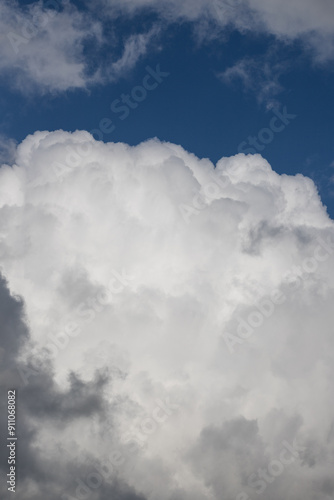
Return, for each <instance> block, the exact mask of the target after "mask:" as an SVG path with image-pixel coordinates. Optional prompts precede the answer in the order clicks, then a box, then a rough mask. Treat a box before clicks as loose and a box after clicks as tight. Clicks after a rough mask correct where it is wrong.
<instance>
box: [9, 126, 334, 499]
mask: <svg viewBox="0 0 334 500" xmlns="http://www.w3.org/2000/svg"><path fill="white" fill-rule="evenodd" d="M15 157H16V163H15V164H14V165H13V166H11V167H9V166H6V165H4V166H2V168H1V169H0V216H1V228H0V234H1V239H0V252H1V261H2V273H3V275H4V276H5V277H6V279H7V280H8V287H9V290H10V292H11V294H12V295H17V296H20V297H21V299H20V300H19V299H14V297H13V296H12V297H11V298H10V297H9V295H8V294H9V292H8V290H7V291H6V289H5V288H3V290H4V291H3V292H2V293H3V294H4V301H5V302H4V303H5V305H6V301H7V303H8V304H7V306H6V307H5V311H4V312H3V314H4V315H5V316H4V318H5V319H3V318H2V321H5V322H6V324H7V325H8V329H7V330H5V331H4V334H3V337H2V344H1V346H2V349H3V351H2V352H3V353H6V354H5V358H4V359H8V360H9V361H8V362H9V364H10V366H9V369H10V370H12V371H13V373H14V372H15V377H16V378H15V381H16V383H17V384H18V385H19V387H20V388H21V389H20V395H19V398H20V401H21V405H22V406H21V410H20V411H21V417H20V419H21V420H20V426H21V433H22V438H21V439H22V445H21V446H22V448H21V449H22V451H21V455H20V456H19V460H20V467H22V469H20V470H21V473H20V474H21V479H20V481H19V488H20V490H19V494H20V495H21V496H20V497H19V498H22V499H24V500H28V499H29V500H30V499H38V500H39V499H42V498H45V497H46V496H47V498H51V499H53V497H54V498H59V497H60V498H63V499H68V498H71V497H73V498H80V495H79V493H80V491H81V492H82V495H84V493H83V492H84V489H85V488H86V490H87V488H88V492H90V493H89V494H91V495H92V496H91V498H96V499H98V500H104V499H105V498H109V497H110V496H112V495H116V498H121V499H122V500H123V499H124V500H125V499H138V498H152V499H153V498H154V499H156V498H159V499H173V500H176V499H177V500H184V499H187V500H188V499H189V500H190V499H191V500H193V499H196V500H197V499H198V500H203V499H207V498H210V499H217V500H218V499H220V498H222V496H224V498H226V499H227V500H236V499H238V500H246V499H247V498H248V497H249V498H256V497H257V496H258V493H259V491H260V490H261V491H262V492H264V495H265V496H266V497H267V498H270V499H271V500H281V499H282V498H296V499H302V498H303V499H304V498H305V499H310V500H311V499H312V500H313V499H317V500H328V499H329V498H330V497H331V495H332V494H333V486H334V485H333V482H332V479H331V478H332V470H331V463H332V462H333V455H334V433H333V425H334V420H333V406H332V403H331V398H332V393H333V366H334V365H333V333H332V323H333V307H332V301H333V295H334V294H333V286H334V281H333V280H334V271H333V255H334V231H333V223H332V221H331V220H330V219H329V217H328V215H327V213H326V210H325V208H324V207H323V205H322V204H321V200H320V199H319V196H318V193H317V191H316V188H315V186H314V184H313V182H312V181H311V180H310V179H308V178H306V177H304V176H302V175H297V176H288V175H278V174H277V173H275V172H273V171H272V170H271V168H270V166H269V164H268V163H267V162H266V160H264V159H263V158H262V157H261V156H259V155H254V156H251V155H249V156H245V155H243V154H239V155H236V156H234V157H231V158H222V159H221V160H220V161H219V162H218V164H217V168H216V169H214V166H213V164H212V163H211V162H210V161H209V160H199V159H198V158H196V157H195V156H194V155H192V154H190V153H188V152H186V151H185V150H183V149H182V148H181V147H180V146H176V145H174V144H170V143H161V142H159V141H158V140H150V141H148V142H145V143H143V144H140V145H139V146H137V147H130V146H128V145H126V144H121V143H118V144H114V143H109V144H104V143H102V142H97V141H95V140H94V139H93V138H92V137H91V136H90V135H89V134H88V133H87V132H80V131H77V132H75V133H73V134H70V133H67V132H63V131H57V132H53V133H49V132H36V133H35V134H34V135H32V136H28V137H27V138H26V140H25V141H24V142H23V143H21V144H20V145H19V146H18V148H17V151H16V156H15ZM2 286H3V287H4V286H5V285H4V284H3V285H2ZM22 301H23V302H22ZM23 304H24V311H25V312H24V314H23ZM6 315H7V316H6ZM6 318H7V319H6ZM20 318H21V319H20ZM23 321H24V322H25V324H26V325H27V327H29V331H30V338H29V339H28V331H27V327H26V326H24V324H23ZM6 332H7V333H6ZM20 339H22V341H25V343H24V342H23V343H22V341H21V340H20ZM20 346H21V351H20V354H19V348H20ZM15 360H16V361H15ZM4 369H5V370H6V369H7V368H6V365H4ZM17 369H18V370H17ZM13 376H14V375H13ZM2 380H3V381H6V382H5V383H8V380H9V378H8V373H7V374H2ZM106 464H108V467H109V469H108V467H107V469H106V468H104V469H103V470H104V471H106V470H109V473H108V474H107V473H106V474H105V476H106V477H104V476H103V474H102V472H101V470H102V469H101V467H102V468H103V467H106ZM96 467H98V468H99V470H100V473H99V474H100V476H99V478H100V479H101V480H100V482H99V486H98V487H96V489H94V487H93V486H92V485H93V484H97V482H98V480H97V476H96ZM259 471H260V472H259ZM261 471H262V472H261ZM263 471H264V472H263ZM92 473H95V476H92V475H91V474H92ZM261 474H264V476H262V475H261ZM94 477H95V481H96V483H94V479H93V478H94ZM80 481H83V484H84V486H83V485H82V483H81V482H80ZM88 483H89V484H91V486H90V487H89V486H87V484H88ZM80 487H81V488H83V490H80ZM77 488H79V489H77ZM47 492H49V493H47ZM78 492H79V493H78ZM52 495H53V496H52ZM61 495H64V496H63V497H61ZM78 495H79V496H78ZM87 495H88V493H87V491H86V496H87ZM94 495H95V496H94ZM108 495H109V496H108ZM117 495H119V497H118V496H117ZM87 498H88V497H87Z"/></svg>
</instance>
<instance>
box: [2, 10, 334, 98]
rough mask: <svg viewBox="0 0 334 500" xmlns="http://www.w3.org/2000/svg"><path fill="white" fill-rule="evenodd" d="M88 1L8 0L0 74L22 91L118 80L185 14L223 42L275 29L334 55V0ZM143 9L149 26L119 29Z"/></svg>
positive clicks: (322, 54)
mask: <svg viewBox="0 0 334 500" xmlns="http://www.w3.org/2000/svg"><path fill="white" fill-rule="evenodd" d="M86 7H87V9H86V10H83V9H80V10H79V9H78V8H77V7H76V6H75V5H74V4H72V3H71V2H69V0H62V1H61V0H49V1H48V2H46V3H45V5H44V6H43V4H42V2H33V3H31V4H28V5H25V6H22V5H19V3H18V2H17V1H13V2H10V1H9V0H5V1H4V2H2V3H1V5H0V31H1V35H0V40H1V44H0V76H1V78H2V79H5V80H6V81H10V82H11V85H12V87H13V88H16V89H19V90H20V91H22V92H32V91H36V90H38V91H39V92H41V93H46V92H52V93H55V92H63V91H66V90H69V89H79V88H80V89H87V88H90V87H91V86H92V85H98V84H106V83H108V82H113V81H116V80H118V79H119V78H120V77H122V76H124V75H126V73H127V72H128V71H129V70H131V69H132V68H133V67H134V66H135V65H136V64H137V62H138V61H139V60H140V58H142V57H143V56H144V55H145V54H147V53H148V52H150V51H153V50H156V49H158V46H159V45H158V44H156V45H154V43H155V42H156V41H157V40H158V38H157V37H158V35H159V34H160V33H161V32H163V27H165V28H166V26H168V25H169V24H170V23H183V22H190V23H192V24H193V26H194V29H195V32H196V34H197V37H198V40H200V41H203V39H217V40H218V42H219V43H220V41H222V40H225V34H226V33H228V32H229V30H230V28H231V27H232V28H233V29H237V30H239V31H240V32H241V33H244V34H247V33H252V34H271V35H274V36H275V37H276V39H277V40H279V41H280V42H283V43H288V44H289V43H291V42H295V41H296V40H297V41H299V42H301V43H302V45H303V47H304V48H305V49H306V50H307V52H308V53H311V55H312V58H313V60H314V61H316V62H318V63H324V62H326V61H330V60H332V59H333V56H334V4H333V2H332V1H331V0H292V1H291V0H289V1H288V0H284V1H282V0H271V1H268V0H240V1H239V0H236V1H233V2H232V0H228V1H227V0H226V1H223V0H210V1H207V0H196V1H194V0H185V1H184V2H177V1H176V0H159V1H158V0H139V1H138V0H99V1H98V2H94V3H93V4H91V2H87V4H86ZM143 9H145V11H147V10H149V11H151V12H153V13H155V14H157V18H156V19H155V20H154V21H152V22H151V25H150V26H151V27H150V28H145V29H146V31H145V30H144V31H143V30H141V29H139V28H137V29H135V32H134V31H133V29H131V32H127V31H126V30H125V31H124V32H123V33H120V32H118V31H117V29H116V27H117V23H118V24H120V23H121V22H123V21H124V20H125V19H127V20H128V21H129V19H131V16H135V15H137V14H140V13H142V12H143ZM110 23H111V24H110ZM236 64H237V66H235V67H234V72H235V71H238V72H239V76H240V75H241V76H242V75H244V74H246V73H249V71H248V70H247V68H245V64H246V62H245V61H243V62H242V63H240V62H239V63H238V62H236ZM240 64H242V66H243V67H242V68H240ZM247 64H248V63H247ZM256 64H258V63H256V62H255V65H256ZM248 65H249V64H248ZM252 67H254V64H252ZM240 70H241V73H242V74H241V73H240ZM245 71H246V73H245ZM265 76H266V79H268V75H265ZM273 76H274V77H275V75H273ZM270 81H273V80H272V79H271V80H270Z"/></svg>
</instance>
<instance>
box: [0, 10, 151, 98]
mask: <svg viewBox="0 0 334 500" xmlns="http://www.w3.org/2000/svg"><path fill="white" fill-rule="evenodd" d="M0 31H1V35H0V40H1V44H0V76H1V77H2V78H3V79H6V80H10V82H11V85H12V86H13V87H14V88H17V89H19V90H20V91H22V92H32V91H35V90H38V91H39V92H41V93H45V92H52V93H55V92H62V91H66V90H69V89H78V88H81V89H86V88H88V87H90V86H91V85H94V84H95V85H96V84H101V83H108V82H111V81H115V80H117V79H119V78H120V77H122V76H124V75H125V74H126V72H127V71H129V70H131V69H132V68H133V67H134V66H135V64H136V63H137V61H138V60H139V58H140V57H142V56H143V55H144V54H145V53H146V50H147V47H148V45H149V43H150V41H151V38H152V37H153V36H154V35H156V33H157V28H152V29H151V30H150V31H149V32H147V33H137V34H132V35H130V36H128V37H126V36H125V37H123V40H118V39H115V36H113V33H112V32H110V30H109V33H108V35H107V34H106V33H105V31H104V27H103V23H102V22H101V20H100V19H98V18H96V16H92V15H91V14H90V13H89V12H84V11H82V10H78V9H77V8H76V7H75V6H74V5H73V4H71V3H70V2H69V1H68V0H50V1H49V2H46V4H45V6H43V4H42V2H34V3H32V4H29V5H26V6H22V5H19V4H18V2H16V1H13V2H9V1H7V0H6V1H4V2H2V3H1V5H0Z"/></svg>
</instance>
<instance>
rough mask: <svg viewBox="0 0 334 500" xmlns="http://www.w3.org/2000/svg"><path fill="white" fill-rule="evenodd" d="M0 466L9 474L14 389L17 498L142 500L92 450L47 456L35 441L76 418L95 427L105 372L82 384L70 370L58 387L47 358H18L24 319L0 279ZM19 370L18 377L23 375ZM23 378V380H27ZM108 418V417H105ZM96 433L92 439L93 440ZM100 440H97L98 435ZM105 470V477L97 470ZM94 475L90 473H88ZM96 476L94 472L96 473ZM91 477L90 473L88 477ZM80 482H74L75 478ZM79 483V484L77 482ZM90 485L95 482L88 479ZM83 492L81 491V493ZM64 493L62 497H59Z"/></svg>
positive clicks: (25, 336)
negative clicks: (65, 381)
mask: <svg viewBox="0 0 334 500" xmlns="http://www.w3.org/2000/svg"><path fill="white" fill-rule="evenodd" d="M0 324H1V333H0V349H1V355H2V359H1V365H0V389H1V397H0V413H1V419H0V428H1V436H2V440H1V441H2V442H1V447H0V460H1V462H0V468H1V472H2V474H3V477H4V476H5V475H6V474H7V473H8V464H7V458H8V457H7V455H8V453H7V448H6V446H5V444H4V443H5V441H6V439H5V437H6V435H7V390H8V389H15V390H16V397H17V408H16V409H17V416H16V423H17V436H18V446H17V489H16V498H18V499H19V500H46V499H47V500H59V499H60V498H75V499H77V500H79V499H81V498H83V497H80V492H81V491H82V492H83V493H82V495H84V494H86V497H87V498H88V496H87V495H88V494H89V495H92V494H93V493H94V495H95V496H94V498H95V499H96V500H107V499H110V498H113V499H115V500H144V497H143V496H141V495H139V494H137V493H136V492H135V491H134V490H133V489H132V488H131V487H129V486H128V485H127V484H126V483H125V482H122V481H121V480H118V479H116V478H115V474H114V469H113V467H112V465H111V464H109V465H108V469H106V465H105V463H103V462H101V461H99V459H98V458H97V457H96V455H95V454H94V453H93V454H91V453H87V452H85V453H83V454H78V456H77V457H76V458H74V459H73V458H70V457H69V456H67V455H66V443H64V454H62V453H61V454H56V453H55V454H52V453H51V454H48V455H47V456H46V455H45V453H44V452H43V450H42V448H41V446H40V445H39V444H38V440H39V433H40V432H41V431H43V429H45V426H47V427H48V433H49V439H50V440H52V439H53V436H54V434H55V433H57V432H60V429H63V428H64V427H66V426H69V425H70V424H73V423H75V421H81V420H82V419H88V420H87V422H88V424H89V422H91V421H92V419H93V418H94V416H97V417H98V421H99V425H100V428H103V425H104V421H105V409H106V406H107V404H106V402H105V400H104V389H105V386H106V383H107V382H108V380H109V375H108V372H107V370H105V371H104V372H103V373H102V372H96V375H95V377H94V379H93V380H91V381H88V382H85V381H83V380H81V378H80V377H78V376H77V375H76V374H75V373H74V372H70V373H69V388H68V389H67V390H61V389H60V387H59V386H58V385H57V383H56V382H55V379H54V371H53V368H52V361H51V360H50V359H49V358H47V357H45V353H43V352H41V353H39V355H38V356H35V357H34V356H30V361H28V362H27V363H24V362H22V361H21V360H19V355H20V353H21V350H22V348H23V347H24V346H25V342H26V341H28V340H29V330H28V327H27V325H26V323H25V311H24V303H23V301H22V299H21V298H20V297H14V296H12V295H11V294H10V291H9V289H8V285H7V282H6V280H5V279H4V278H3V277H2V276H1V277H0ZM22 374H23V377H22ZM27 382H28V383H27ZM109 420H110V417H109ZM98 439H99V438H98V436H97V440H98ZM100 439H101V438H100ZM105 470H108V475H107V477H104V476H103V474H102V473H101V471H105ZM97 471H100V477H99V478H98V480H99V481H100V482H101V485H100V486H99V488H98V489H95V488H93V487H90V488H89V486H87V485H86V489H85V487H84V486H82V489H81V490H80V489H78V488H79V486H78V485H82V484H85V480H86V479H87V478H88V480H89V478H90V475H92V474H94V473H95V474H96V473H97ZM92 477H93V476H92ZM95 477H97V476H95ZM93 480H94V477H93ZM78 481H79V482H78ZM80 481H82V482H80ZM91 484H93V485H94V483H93V482H92V483H91ZM85 492H86V493H85ZM11 494H12V493H9V492H8V490H7V485H6V480H4V481H2V482H1V484H0V495H1V498H7V496H8V498H9V495H11ZM62 495H63V496H62Z"/></svg>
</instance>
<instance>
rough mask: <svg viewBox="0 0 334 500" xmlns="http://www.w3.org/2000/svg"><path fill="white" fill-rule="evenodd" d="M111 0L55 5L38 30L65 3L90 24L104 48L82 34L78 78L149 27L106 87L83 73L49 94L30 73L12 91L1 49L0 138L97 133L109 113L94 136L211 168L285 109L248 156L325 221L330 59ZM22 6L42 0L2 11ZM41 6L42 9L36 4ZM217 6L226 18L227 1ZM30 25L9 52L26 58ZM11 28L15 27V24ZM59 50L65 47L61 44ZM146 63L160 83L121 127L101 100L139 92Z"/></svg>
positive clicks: (268, 36)
mask: <svg viewBox="0 0 334 500" xmlns="http://www.w3.org/2000/svg"><path fill="white" fill-rule="evenodd" d="M70 3H71V2H70ZM113 3H115V4H117V2H110V4H111V7H110V5H108V8H107V6H106V5H104V6H103V2H102V4H101V5H100V9H99V10H98V11H96V10H94V9H90V8H89V6H88V5H87V4H85V2H73V5H72V6H71V5H70V6H69V5H68V4H67V5H62V4H61V3H59V4H58V7H57V10H59V12H58V14H57V16H55V18H51V19H50V20H49V26H50V27H51V28H52V25H53V24H54V25H55V22H56V18H60V16H61V15H63V14H64V11H65V10H66V9H67V8H68V9H69V8H72V10H71V11H70V15H72V16H78V15H79V14H80V15H83V14H84V15H87V16H88V17H89V18H90V19H91V21H90V22H95V21H96V22H98V23H99V24H100V26H101V30H102V32H103V37H104V40H103V43H102V42H98V41H97V39H96V38H94V36H90V35H89V36H88V38H87V34H89V30H87V32H86V33H85V34H84V36H85V37H86V38H85V39H84V42H83V43H82V50H81V54H80V58H81V60H82V58H85V65H86V66H85V68H86V69H85V71H86V73H87V72H91V73H93V72H94V71H97V70H98V68H100V67H103V68H104V69H103V71H106V68H107V67H108V65H110V64H111V63H112V62H113V61H114V60H117V59H118V58H119V57H121V56H122V51H123V50H124V47H125V43H126V40H128V39H129V37H130V36H131V35H134V36H136V35H138V34H145V33H148V32H149V31H150V30H151V29H152V27H153V29H156V31H157V33H156V34H154V35H153V36H152V39H151V40H150V42H148V44H147V46H146V47H145V49H143V51H142V53H141V54H138V55H134V57H133V61H131V62H130V63H129V65H128V67H126V68H125V71H122V72H120V74H119V75H117V77H116V78H115V79H113V81H110V79H109V81H108V78H104V79H103V78H101V79H100V80H99V79H97V80H96V81H95V82H89V78H88V77H87V81H86V82H85V83H84V85H80V86H79V85H77V86H75V85H74V86H71V84H70V83H69V84H68V86H67V85H66V83H65V85H64V88H63V89H61V90H60V89H59V88H52V85H44V86H43V85H40V84H39V82H38V77H36V78H37V79H35V81H34V84H33V85H30V82H29V78H28V79H27V81H26V82H24V83H22V82H21V83H20V84H19V85H16V84H13V81H14V82H15V78H16V77H15V73H16V72H18V71H19V69H18V67H17V61H15V57H16V54H15V53H14V51H13V50H12V53H11V56H12V63H13V64H12V67H11V68H9V69H8V67H6V68H3V73H2V75H3V78H2V79H1V87H0V89H1V98H0V110H1V117H2V118H1V124H0V132H1V133H2V134H3V136H5V137H8V138H12V139H14V140H15V141H17V142H20V141H21V140H23V139H24V138H25V137H26V135H27V134H31V133H33V132H34V131H35V130H50V131H52V130H57V129H63V130H68V131H74V130H76V129H84V130H88V131H91V130H93V129H95V128H98V126H99V123H100V121H101V119H103V118H109V119H111V120H113V123H114V125H115V129H114V130H113V131H112V132H110V133H105V134H104V135H103V138H102V140H104V141H123V142H126V143H129V144H138V143H139V142H141V141H145V140H147V139H149V138H152V137H158V138H159V139H161V140H165V141H171V142H174V143H176V144H180V145H182V146H183V147H184V148H185V149H187V150H188V151H191V152H193V153H195V154H196V155H198V156H199V157H207V158H210V159H211V160H212V161H213V162H216V161H217V160H218V159H220V158H221V157H222V156H231V155H234V154H236V153H237V152H238V146H239V145H240V143H241V142H243V141H246V142H248V138H249V136H253V137H254V136H255V137H256V136H258V134H259V132H260V131H261V129H263V128H266V127H268V124H269V123H270V119H271V118H272V117H273V116H274V115H273V110H272V108H274V109H279V110H282V109H283V108H284V107H286V109H287V112H288V113H291V114H293V115H296V118H295V119H293V120H291V123H290V124H289V125H288V126H286V128H285V129H284V130H283V131H282V132H280V133H275V135H274V137H273V139H272V140H271V142H269V143H267V144H265V145H263V143H261V148H258V151H259V152H260V153H261V154H262V155H263V157H264V158H266V159H267V160H268V161H269V163H270V164H271V166H272V168H273V169H274V170H276V171H277V172H279V173H288V174H295V173H303V174H305V175H308V176H310V177H311V178H312V179H313V180H314V181H315V182H316V184H317V186H318V188H319V191H320V194H321V197H322V199H323V201H324V203H325V204H326V205H327V206H328V210H329V212H330V213H331V215H333V214H334V198H333V191H334V190H333V185H332V178H333V168H332V167H331V164H332V162H333V161H334V148H333V140H332V138H333V133H334V124H333V90H332V89H333V87H334V72H333V68H334V65H333V59H332V57H331V55H329V56H328V55H326V57H325V58H324V57H322V59H321V58H320V56H319V57H318V58H317V57H315V56H314V53H315V51H316V49H315V48H314V47H313V48H312V49H309V48H305V46H306V44H305V40H304V39H303V37H302V36H297V35H296V36H294V37H292V36H291V37H290V39H289V40H288V39H287V38H286V36H283V35H284V34H283V35H280V36H276V35H274V34H273V33H270V32H269V31H270V30H269V29H267V30H257V29H252V28H249V29H247V30H241V29H240V28H238V26H237V25H234V26H233V23H229V24H228V25H227V26H223V27H219V29H218V28H217V26H216V27H214V26H213V27H212V26H211V25H210V27H207V26H204V27H203V26H202V27H199V26H198V21H197V20H195V21H193V20H189V19H186V20H182V21H181V20H180V19H177V18H173V17H172V14H170V17H171V20H169V19H168V20H167V19H166V16H165V15H164V14H161V12H159V11H158V10H156V9H154V2H151V7H152V8H151V9H144V10H138V11H136V12H135V13H134V14H133V13H132V14H131V15H130V14H129V13H128V12H127V11H126V12H122V13H121V14H117V15H116V14H115V12H116V10H115V9H116V7H113V5H112V4H113ZM128 3H129V4H130V3H131V2H128ZM139 3H140V2H139ZM238 3H240V2H236V4H238ZM56 5H57V2H56ZM74 6H75V7H74ZM32 7H35V8H37V7H38V8H39V9H41V10H43V7H42V4H41V3H39V2H28V1H24V2H20V3H19V4H12V7H11V8H12V9H13V10H15V9H17V11H18V12H21V14H22V16H25V19H26V20H28V21H29V20H30V21H31V20H32V18H33V14H32V10H24V9H27V8H28V9H29V8H30V9H32ZM51 7H52V5H51V4H50V5H48V4H47V3H45V5H44V9H48V8H51ZM103 7H104V8H103ZM110 9H111V12H110ZM113 9H114V11H115V12H114V11H113ZM226 9H227V12H230V11H231V8H230V7H229V5H226ZM232 10H233V9H232ZM224 12H225V11H224ZM224 12H223V14H224ZM86 22H87V21H86ZM210 22H211V23H212V20H210ZM35 25H37V27H38V29H37V33H36V34H35V35H34V36H33V38H32V39H31V40H30V41H29V42H28V43H27V44H25V43H23V44H21V45H20V46H19V50H21V49H22V47H24V49H25V50H28V51H30V52H29V54H30V56H31V52H32V51H33V50H35V47H34V45H33V42H34V43H35V42H38V39H39V37H41V38H42V34H43V29H42V28H41V27H40V26H39V25H38V24H37V23H36V22H35ZM19 26H20V29H21V31H22V23H21V24H20V25H19ZM154 27H155V28H154ZM20 29H18V27H17V31H16V32H15V33H19V34H20ZM82 29H84V28H82ZM215 30H216V32H214V31H215ZM211 31H212V33H211ZM213 32H214V33H213ZM21 34H22V33H21ZM81 35H82V34H80V36H81ZM42 42H43V40H41V43H42ZM319 43H320V44H321V43H324V42H319ZM2 44H7V45H8V47H9V48H10V49H12V47H10V43H9V39H8V37H7V39H6V37H4V38H3V40H2ZM8 47H7V49H8ZM36 47H38V45H37V44H36ZM318 49H319V48H318V47H317V50H318ZM67 50H68V51H69V52H70V51H71V48H70V47H67ZM138 52H139V51H138ZM318 52H319V50H318ZM7 57H9V56H8V55H7ZM32 57H34V56H33V54H32ZM36 57H37V55H36ZM245 60H246V61H248V62H247V63H246V65H244V66H243V68H244V73H243V75H244V76H243V78H240V76H239V77H238V75H236V74H235V73H234V76H233V73H232V75H231V74H230V77H229V76H228V75H227V74H226V73H225V78H224V77H223V76H222V74H224V72H226V70H228V68H231V67H235V66H236V65H238V64H239V63H240V61H245ZM55 64H56V62H55ZM157 64H159V65H160V68H161V70H162V71H164V72H168V73H169V76H168V77H167V78H165V79H164V81H163V82H162V83H161V84H159V86H158V87H157V88H156V89H154V90H152V91H149V92H148V94H147V97H146V98H145V99H144V100H143V101H142V102H139V104H138V106H137V107H136V108H135V109H131V110H130V111H131V112H130V114H129V116H128V117H127V118H126V119H125V120H123V121H122V120H120V118H119V114H118V115H117V114H116V113H114V112H113V111H112V110H111V109H110V105H111V103H112V102H113V101H114V100H115V99H117V98H120V96H121V95H122V94H123V93H125V94H127V93H131V91H132V89H133V88H134V87H135V86H138V85H141V83H142V80H143V78H144V76H145V74H146V69H145V68H146V67H147V66H148V65H149V66H150V67H152V68H155V67H156V65H157ZM34 70H35V71H36V69H34V68H33V69H31V71H34ZM27 71H30V70H29V68H28V70H27ZM60 71H61V69H60ZM239 75H240V74H239ZM24 78H25V76H24V77H23V79H24ZM268 86H269V90H268V91H266V90H265V88H267V87H268ZM78 87H80V88H78ZM269 139H270V136H269V138H268V140H269ZM263 146H264V147H263ZM244 150H245V151H246V149H245V148H244Z"/></svg>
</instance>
